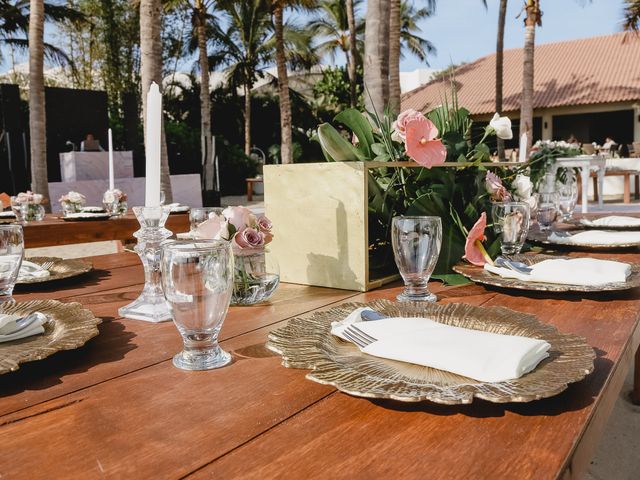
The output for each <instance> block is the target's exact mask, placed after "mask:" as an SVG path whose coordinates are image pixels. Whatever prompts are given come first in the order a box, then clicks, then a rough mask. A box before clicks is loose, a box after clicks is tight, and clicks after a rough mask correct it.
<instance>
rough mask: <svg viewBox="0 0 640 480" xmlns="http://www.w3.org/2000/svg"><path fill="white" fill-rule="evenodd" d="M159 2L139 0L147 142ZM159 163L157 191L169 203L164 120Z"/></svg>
mask: <svg viewBox="0 0 640 480" xmlns="http://www.w3.org/2000/svg"><path fill="white" fill-rule="evenodd" d="M161 12H162V11H161V1H160V0H140V57H141V58H140V60H141V62H140V81H141V84H142V118H143V123H144V131H145V136H144V138H145V142H146V139H147V135H146V132H147V92H148V91H149V86H150V85H151V82H156V83H157V84H158V86H159V87H160V91H162V38H161V36H160V30H161V27H162V13H161ZM160 142H161V161H160V189H161V190H162V191H163V192H164V195H165V201H166V202H167V203H171V202H172V201H173V195H172V192H171V179H170V176H169V158H168V156H167V142H166V140H165V136H164V121H163V122H162V132H161V135H160Z"/></svg>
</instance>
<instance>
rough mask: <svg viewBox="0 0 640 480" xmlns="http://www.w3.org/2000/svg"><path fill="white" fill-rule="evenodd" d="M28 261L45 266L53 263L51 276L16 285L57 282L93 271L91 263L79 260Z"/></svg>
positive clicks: (47, 258) (43, 259) (50, 268)
mask: <svg viewBox="0 0 640 480" xmlns="http://www.w3.org/2000/svg"><path fill="white" fill-rule="evenodd" d="M27 260H28V261H30V262H33V263H36V264H38V265H44V264H45V263H47V262H53V265H52V266H51V267H49V274H50V275H49V276H48V277H44V278H29V279H25V280H20V281H19V282H17V283H16V285H34V284H37V283H47V282H55V281H58V280H63V279H65V278H71V277H77V276H78V275H84V274H85V273H88V272H90V271H91V270H93V265H92V264H91V263H90V262H87V261H85V260H79V259H66V260H65V259H62V258H58V257H31V258H27Z"/></svg>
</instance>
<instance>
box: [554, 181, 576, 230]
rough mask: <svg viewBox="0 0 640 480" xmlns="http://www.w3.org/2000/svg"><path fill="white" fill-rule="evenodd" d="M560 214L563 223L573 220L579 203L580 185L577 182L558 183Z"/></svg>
mask: <svg viewBox="0 0 640 480" xmlns="http://www.w3.org/2000/svg"><path fill="white" fill-rule="evenodd" d="M556 192H557V202H558V212H559V214H560V217H561V219H562V221H565V222H566V221H567V220H571V217H572V216H573V211H574V210H575V208H576V203H578V185H577V183H576V182H568V183H564V184H563V183H558V184H557V186H556Z"/></svg>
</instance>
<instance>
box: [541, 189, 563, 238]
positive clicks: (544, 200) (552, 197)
mask: <svg viewBox="0 0 640 480" xmlns="http://www.w3.org/2000/svg"><path fill="white" fill-rule="evenodd" d="M538 195H539V201H538V212H537V214H536V218H537V219H538V225H540V230H542V231H544V230H549V229H550V228H551V225H553V222H555V221H556V217H557V215H558V209H557V204H558V196H557V195H556V194H555V193H540V194H538Z"/></svg>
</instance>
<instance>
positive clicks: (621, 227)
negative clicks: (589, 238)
mask: <svg viewBox="0 0 640 480" xmlns="http://www.w3.org/2000/svg"><path fill="white" fill-rule="evenodd" d="M606 216H609V215H606ZM580 220H581V219H579V218H572V219H571V220H567V221H566V222H565V223H567V225H571V226H572V227H575V228H580V229H587V230H630V231H638V230H640V225H618V226H615V225H607V226H604V225H603V226H599V225H593V224H588V223H582V222H581V221H580ZM590 220H596V218H593V219H590Z"/></svg>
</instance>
